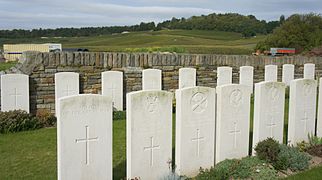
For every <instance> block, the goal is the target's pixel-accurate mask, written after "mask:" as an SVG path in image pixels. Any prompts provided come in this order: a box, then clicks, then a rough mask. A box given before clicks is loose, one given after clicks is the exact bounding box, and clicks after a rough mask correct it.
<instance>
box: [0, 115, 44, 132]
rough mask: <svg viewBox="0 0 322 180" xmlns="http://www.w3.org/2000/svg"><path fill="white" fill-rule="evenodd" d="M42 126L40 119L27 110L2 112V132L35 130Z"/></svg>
mask: <svg viewBox="0 0 322 180" xmlns="http://www.w3.org/2000/svg"><path fill="white" fill-rule="evenodd" d="M40 127H42V125H41V123H40V122H39V120H38V119H37V118H36V117H35V116H33V115H31V114H28V113H27V112H26V111H21V110H15V111H8V112H0V133H10V132H19V131H26V130H34V129H38V128H40Z"/></svg>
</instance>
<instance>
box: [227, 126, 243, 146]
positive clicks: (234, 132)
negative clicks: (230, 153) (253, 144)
mask: <svg viewBox="0 0 322 180" xmlns="http://www.w3.org/2000/svg"><path fill="white" fill-rule="evenodd" d="M229 134H232V135H234V148H237V134H241V131H240V130H237V123H236V122H234V130H231V131H229Z"/></svg>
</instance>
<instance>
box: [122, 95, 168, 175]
mask: <svg viewBox="0 0 322 180" xmlns="http://www.w3.org/2000/svg"><path fill="white" fill-rule="evenodd" d="M172 98H173V95H172V93H170V92H166V91H137V92H132V93H128V94H127V99H126V101H127V103H126V107H127V108H126V110H127V111H126V134H127V135H126V137H127V142H126V150H127V151H126V153H127V155H126V157H127V158H126V159H127V163H126V165H127V179H134V178H138V179H160V178H162V177H164V176H165V175H167V174H169V172H170V170H171V169H170V168H169V167H170V164H169V163H171V159H172Z"/></svg>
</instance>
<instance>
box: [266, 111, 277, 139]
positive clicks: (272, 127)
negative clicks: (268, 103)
mask: <svg viewBox="0 0 322 180" xmlns="http://www.w3.org/2000/svg"><path fill="white" fill-rule="evenodd" d="M269 117H270V118H269V119H270V123H268V124H267V127H268V128H270V130H271V135H270V137H273V130H274V128H275V127H276V126H277V125H276V123H275V122H274V116H273V115H270V116H269Z"/></svg>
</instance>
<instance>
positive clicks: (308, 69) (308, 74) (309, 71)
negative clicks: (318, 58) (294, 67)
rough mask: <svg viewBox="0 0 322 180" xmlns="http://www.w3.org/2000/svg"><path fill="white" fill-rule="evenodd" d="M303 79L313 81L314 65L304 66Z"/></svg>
mask: <svg viewBox="0 0 322 180" xmlns="http://www.w3.org/2000/svg"><path fill="white" fill-rule="evenodd" d="M303 74H304V75H303V77H304V79H315V64H312V63H307V64H304V73H303Z"/></svg>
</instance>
